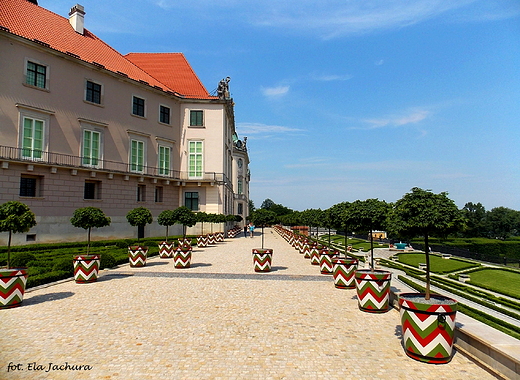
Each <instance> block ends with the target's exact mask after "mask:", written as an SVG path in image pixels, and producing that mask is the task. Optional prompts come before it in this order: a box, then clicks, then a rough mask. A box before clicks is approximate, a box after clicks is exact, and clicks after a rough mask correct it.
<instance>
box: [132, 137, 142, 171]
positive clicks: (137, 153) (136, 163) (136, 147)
mask: <svg viewBox="0 0 520 380" xmlns="http://www.w3.org/2000/svg"><path fill="white" fill-rule="evenodd" d="M130 170H131V171H133V172H137V173H142V172H143V170H144V141H139V140H131V141H130Z"/></svg>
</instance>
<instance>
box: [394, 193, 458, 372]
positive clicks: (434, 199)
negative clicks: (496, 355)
mask: <svg viewBox="0 0 520 380" xmlns="http://www.w3.org/2000/svg"><path fill="white" fill-rule="evenodd" d="M388 219H389V226H390V231H391V232H392V233H396V234H397V235H399V236H402V237H407V238H410V237H414V236H423V238H424V252H425V256H426V257H425V259H426V292H425V293H402V294H400V295H399V312H400V315H401V324H402V331H403V344H404V347H405V350H406V354H407V355H408V356H409V357H411V358H413V359H416V360H419V361H423V362H428V363H435V364H442V363H448V362H449V361H450V360H451V357H452V350H453V337H454V332H455V317H456V313H457V301H455V300H453V299H451V298H448V297H445V296H441V295H432V294H431V292H430V248H429V245H428V238H429V237H430V236H439V237H446V236H447V235H448V234H449V233H451V232H456V231H459V230H460V229H462V228H463V227H464V217H463V214H462V212H461V211H460V210H459V209H458V208H457V206H456V205H455V203H454V202H453V201H452V200H451V199H449V198H448V194H447V193H445V192H442V193H440V194H434V193H432V192H431V191H429V190H423V189H420V188H417V187H414V188H413V189H412V190H411V192H410V193H407V194H405V195H404V196H403V197H402V198H401V199H399V200H398V201H397V202H396V203H395V205H394V207H393V208H392V210H391V212H390V214H389V218H388ZM418 321H420V323H419V322H418ZM431 342H437V344H435V345H432V344H431Z"/></svg>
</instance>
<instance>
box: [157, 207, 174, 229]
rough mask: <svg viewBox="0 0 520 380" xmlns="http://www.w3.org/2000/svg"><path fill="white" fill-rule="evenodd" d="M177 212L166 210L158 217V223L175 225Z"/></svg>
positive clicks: (167, 225)
mask: <svg viewBox="0 0 520 380" xmlns="http://www.w3.org/2000/svg"><path fill="white" fill-rule="evenodd" d="M175 216H176V215H175V213H174V212H173V211H172V210H164V211H162V212H161V213H160V214H159V216H158V217H157V223H158V224H159V225H160V226H166V227H169V226H173V225H174V224H175V222H176V220H175Z"/></svg>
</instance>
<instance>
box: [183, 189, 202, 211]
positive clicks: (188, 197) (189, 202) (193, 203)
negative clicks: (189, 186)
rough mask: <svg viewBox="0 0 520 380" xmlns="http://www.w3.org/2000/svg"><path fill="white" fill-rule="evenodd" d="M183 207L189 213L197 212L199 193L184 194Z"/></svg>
mask: <svg viewBox="0 0 520 380" xmlns="http://www.w3.org/2000/svg"><path fill="white" fill-rule="evenodd" d="M184 205H185V206H186V207H187V208H189V209H190V210H191V211H199V193H198V192H197V191H192V192H186V193H184Z"/></svg>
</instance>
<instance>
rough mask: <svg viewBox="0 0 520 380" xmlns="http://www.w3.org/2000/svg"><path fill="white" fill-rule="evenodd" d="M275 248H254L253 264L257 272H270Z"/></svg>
mask: <svg viewBox="0 0 520 380" xmlns="http://www.w3.org/2000/svg"><path fill="white" fill-rule="evenodd" d="M272 259H273V250H272V249H270V248H264V249H260V248H253V264H254V268H255V272H270V271H271V263H272Z"/></svg>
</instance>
